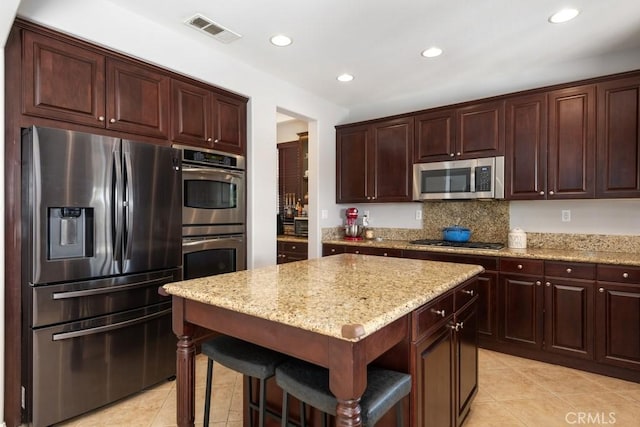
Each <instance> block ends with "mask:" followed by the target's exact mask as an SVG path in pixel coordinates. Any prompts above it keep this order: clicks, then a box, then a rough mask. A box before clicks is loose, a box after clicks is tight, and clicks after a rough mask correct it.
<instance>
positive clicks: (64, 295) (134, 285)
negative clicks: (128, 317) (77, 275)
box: [52, 276, 173, 300]
mask: <svg viewBox="0 0 640 427" xmlns="http://www.w3.org/2000/svg"><path fill="white" fill-rule="evenodd" d="M169 279H173V276H163V277H159V278H157V279H151V280H144V281H142V282H135V283H128V284H126V285H119V286H111V287H107V288H99V289H85V290H82V291H68V292H54V293H53V296H52V298H53V299H54V300H56V299H58V300H59V299H68V298H78V297H86V296H92V295H100V294H109V293H111V292H113V291H123V290H126V289H131V288H138V287H140V286H142V285H151V284H154V283H158V284H161V283H162V282H166V281H167V280H169ZM162 284H164V283H162Z"/></svg>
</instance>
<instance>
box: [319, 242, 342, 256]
mask: <svg viewBox="0 0 640 427" xmlns="http://www.w3.org/2000/svg"><path fill="white" fill-rule="evenodd" d="M345 248H346V246H345V245H332V244H329V243H323V244H322V256H329V255H337V254H343V253H344V250H345Z"/></svg>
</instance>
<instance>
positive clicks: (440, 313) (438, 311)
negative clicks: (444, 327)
mask: <svg viewBox="0 0 640 427" xmlns="http://www.w3.org/2000/svg"><path fill="white" fill-rule="evenodd" d="M431 312H432V313H434V314H437V315H438V316H442V317H445V316H446V315H447V313H446V312H445V310H444V309H442V310H435V309H433V308H432V309H431Z"/></svg>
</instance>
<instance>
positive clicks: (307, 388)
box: [276, 359, 411, 427]
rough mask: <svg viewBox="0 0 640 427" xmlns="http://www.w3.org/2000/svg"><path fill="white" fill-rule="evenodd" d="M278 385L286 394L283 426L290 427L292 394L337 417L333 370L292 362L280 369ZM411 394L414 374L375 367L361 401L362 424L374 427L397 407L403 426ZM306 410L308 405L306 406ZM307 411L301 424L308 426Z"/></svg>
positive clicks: (284, 395) (282, 365) (369, 376)
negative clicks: (331, 380) (404, 401)
mask: <svg viewBox="0 0 640 427" xmlns="http://www.w3.org/2000/svg"><path fill="white" fill-rule="evenodd" d="M276 383H277V384H278V386H280V388H281V389H282V390H283V391H284V394H283V398H282V427H288V426H289V420H288V410H289V395H290V394H291V395H292V396H294V397H296V398H297V399H299V400H300V401H301V402H302V403H306V404H308V405H311V406H313V407H314V408H316V409H319V410H320V411H322V412H324V416H323V425H326V418H327V417H326V414H329V415H334V416H335V415H336V405H337V404H338V401H337V400H336V398H335V396H334V395H333V393H331V390H329V370H328V369H325V368H322V367H320V366H317V365H313V364H311V363H307V362H304V361H302V360H297V359H291V360H289V361H287V362H284V363H282V364H281V365H279V366H278V367H277V368H276ZM410 392H411V375H409V374H403V373H401V372H396V371H389V370H386V369H379V368H375V367H371V368H369V370H368V372H367V389H366V390H365V392H364V394H363V395H362V398H361V399H360V407H361V416H362V425H364V426H374V425H375V424H376V423H377V422H378V421H379V420H380V418H382V416H383V415H384V414H386V413H387V412H388V411H389V410H390V409H391V408H392V407H394V406H395V407H396V423H397V425H398V426H399V427H401V426H403V425H404V424H403V423H404V420H403V414H402V399H403V398H404V397H405V396H407V395H408V394H409V393H410ZM303 407H304V406H303ZM304 418H305V413H304V410H302V411H301V414H300V425H301V426H302V427H304V426H305V424H306V421H305V419H304Z"/></svg>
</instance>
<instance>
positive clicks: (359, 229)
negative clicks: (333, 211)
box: [344, 208, 364, 240]
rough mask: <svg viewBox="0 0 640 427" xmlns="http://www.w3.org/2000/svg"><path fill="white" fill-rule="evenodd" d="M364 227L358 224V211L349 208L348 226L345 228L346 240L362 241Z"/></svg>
mask: <svg viewBox="0 0 640 427" xmlns="http://www.w3.org/2000/svg"><path fill="white" fill-rule="evenodd" d="M363 231H364V227H363V226H362V225H359V224H358V209H357V208H347V224H346V225H345V226H344V239H345V240H362V233H363Z"/></svg>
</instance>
